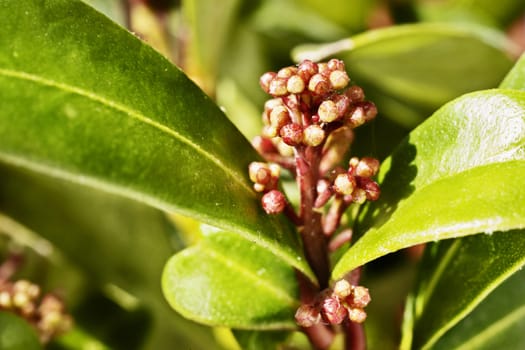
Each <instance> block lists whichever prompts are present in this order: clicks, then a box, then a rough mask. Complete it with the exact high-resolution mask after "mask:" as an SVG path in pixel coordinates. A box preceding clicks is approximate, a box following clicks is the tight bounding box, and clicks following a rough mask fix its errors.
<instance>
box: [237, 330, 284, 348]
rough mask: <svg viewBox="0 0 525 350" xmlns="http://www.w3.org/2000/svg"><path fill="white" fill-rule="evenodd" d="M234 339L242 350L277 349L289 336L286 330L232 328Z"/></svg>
mask: <svg viewBox="0 0 525 350" xmlns="http://www.w3.org/2000/svg"><path fill="white" fill-rule="evenodd" d="M233 334H234V335H235V339H237V342H238V343H239V345H240V346H241V349H243V350H260V349H278V348H279V344H281V343H283V342H284V341H285V340H286V338H288V337H289V335H290V334H289V332H286V331H244V330H238V329H234V330H233Z"/></svg>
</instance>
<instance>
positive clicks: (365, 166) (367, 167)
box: [355, 157, 379, 177]
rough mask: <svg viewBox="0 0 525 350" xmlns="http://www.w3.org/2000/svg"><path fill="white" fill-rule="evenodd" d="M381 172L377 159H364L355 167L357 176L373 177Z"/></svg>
mask: <svg viewBox="0 0 525 350" xmlns="http://www.w3.org/2000/svg"><path fill="white" fill-rule="evenodd" d="M378 170H379V161H378V160H377V159H375V158H370V157H363V158H361V160H360V161H359V162H358V163H357V165H356V167H355V174H356V175H357V176H363V177H372V176H375V175H376V174H377V172H378Z"/></svg>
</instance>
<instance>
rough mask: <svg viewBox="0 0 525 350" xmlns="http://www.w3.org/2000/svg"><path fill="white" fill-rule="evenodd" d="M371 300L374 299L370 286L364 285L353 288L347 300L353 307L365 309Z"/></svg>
mask: <svg viewBox="0 0 525 350" xmlns="http://www.w3.org/2000/svg"><path fill="white" fill-rule="evenodd" d="M371 300H372V299H371V298H370V293H369V292H368V288H365V287H363V286H355V287H354V288H353V290H352V294H351V295H350V297H349V298H348V299H347V300H346V301H347V302H348V305H350V307H352V308H360V309H363V308H364V307H366V306H367V305H368V304H369V303H370V301H371Z"/></svg>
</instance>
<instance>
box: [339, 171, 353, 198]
mask: <svg viewBox="0 0 525 350" xmlns="http://www.w3.org/2000/svg"><path fill="white" fill-rule="evenodd" d="M355 187H356V183H355V179H354V177H353V176H351V175H349V174H346V173H344V174H339V175H337V177H336V178H335V180H334V190H335V191H336V192H337V193H339V194H343V195H351V194H352V192H354V189H355Z"/></svg>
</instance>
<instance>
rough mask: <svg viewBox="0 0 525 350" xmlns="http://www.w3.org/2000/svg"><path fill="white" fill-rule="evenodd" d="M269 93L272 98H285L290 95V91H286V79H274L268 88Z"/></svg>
mask: <svg viewBox="0 0 525 350" xmlns="http://www.w3.org/2000/svg"><path fill="white" fill-rule="evenodd" d="M268 93H269V94H270V95H272V96H284V95H286V94H288V90H287V89H286V79H283V78H275V79H273V80H272V81H271V82H270V85H269V87H268Z"/></svg>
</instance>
